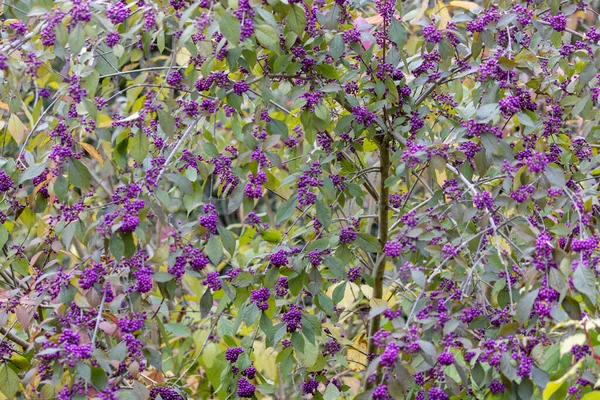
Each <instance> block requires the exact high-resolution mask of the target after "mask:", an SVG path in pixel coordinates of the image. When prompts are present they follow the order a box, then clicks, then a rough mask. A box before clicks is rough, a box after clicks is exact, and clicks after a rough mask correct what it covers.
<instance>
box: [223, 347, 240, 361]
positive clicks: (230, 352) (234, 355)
mask: <svg viewBox="0 0 600 400" xmlns="http://www.w3.org/2000/svg"><path fill="white" fill-rule="evenodd" d="M243 352H244V349H242V348H241V347H230V348H228V349H227V350H226V351H225V359H226V360H227V361H229V362H230V363H234V362H236V361H237V359H238V357H239V356H240V355H241V354H242V353H243Z"/></svg>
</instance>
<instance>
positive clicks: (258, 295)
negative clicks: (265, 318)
mask: <svg viewBox="0 0 600 400" xmlns="http://www.w3.org/2000/svg"><path fill="white" fill-rule="evenodd" d="M269 297H271V293H270V292H269V289H267V288H260V289H258V290H253V291H252V295H251V297H250V301H251V302H252V303H254V304H256V306H257V307H258V309H259V310H262V311H265V310H266V309H268V308H269V303H268V301H269Z"/></svg>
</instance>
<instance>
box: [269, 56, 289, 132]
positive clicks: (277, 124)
mask: <svg viewBox="0 0 600 400" xmlns="http://www.w3.org/2000/svg"><path fill="white" fill-rule="evenodd" d="M280 58H281V57H280ZM280 58H278V60H279V59H280ZM269 126H270V128H271V132H272V133H273V135H280V136H282V137H284V138H286V137H288V127H287V124H286V123H285V122H283V121H280V120H278V119H275V118H271V121H270V122H269Z"/></svg>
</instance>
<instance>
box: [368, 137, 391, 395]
mask: <svg viewBox="0 0 600 400" xmlns="http://www.w3.org/2000/svg"><path fill="white" fill-rule="evenodd" d="M379 161H380V167H381V182H380V184H379V245H380V247H381V251H382V252H383V249H384V247H385V244H386V243H387V241H388V228H389V226H388V199H389V194H390V193H389V192H390V190H389V188H388V187H387V186H386V184H385V182H386V180H387V178H388V177H389V175H390V136H389V135H387V134H386V135H385V136H384V137H383V139H382V140H381V142H380V144H379ZM378 259H379V260H380V261H379V263H377V265H376V266H375V270H374V271H373V298H374V299H382V298H383V275H384V272H385V255H384V254H382V255H381V256H380V257H378ZM380 322H381V317H380V316H379V315H376V316H375V317H374V318H373V319H372V320H371V324H370V325H369V342H368V343H369V344H368V346H367V354H369V355H375V354H376V352H377V346H376V345H375V342H374V341H373V337H374V335H375V333H376V332H377V331H378V330H379V325H380ZM370 386H371V385H369V384H367V387H370Z"/></svg>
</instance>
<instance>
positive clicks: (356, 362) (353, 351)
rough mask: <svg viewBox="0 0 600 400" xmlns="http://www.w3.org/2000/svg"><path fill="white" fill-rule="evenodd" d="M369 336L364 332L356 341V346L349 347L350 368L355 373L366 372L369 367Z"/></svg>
mask: <svg viewBox="0 0 600 400" xmlns="http://www.w3.org/2000/svg"><path fill="white" fill-rule="evenodd" d="M367 345H368V342H367V334H366V333H365V332H362V333H361V334H360V335H358V337H357V338H356V339H354V344H353V345H351V346H348V351H347V352H346V354H347V355H348V368H350V369H351V370H353V371H364V370H365V369H366V368H367V367H366V365H367V363H368V362H367Z"/></svg>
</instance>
